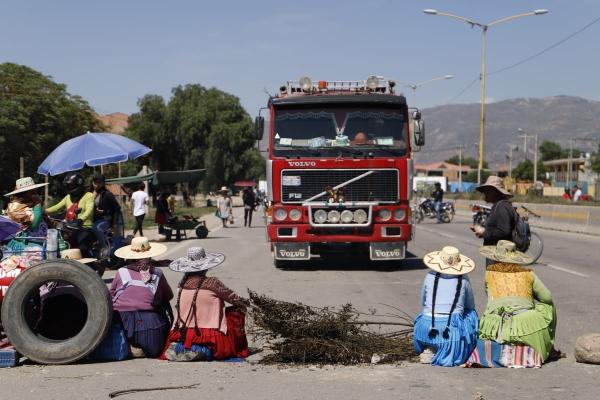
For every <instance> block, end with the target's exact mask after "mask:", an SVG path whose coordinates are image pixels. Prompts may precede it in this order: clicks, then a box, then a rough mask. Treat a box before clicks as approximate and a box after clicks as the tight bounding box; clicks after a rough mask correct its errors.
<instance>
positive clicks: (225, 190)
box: [219, 186, 229, 193]
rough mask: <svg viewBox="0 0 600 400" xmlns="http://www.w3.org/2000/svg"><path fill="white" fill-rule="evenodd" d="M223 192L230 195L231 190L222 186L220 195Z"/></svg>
mask: <svg viewBox="0 0 600 400" xmlns="http://www.w3.org/2000/svg"><path fill="white" fill-rule="evenodd" d="M222 192H227V193H229V188H228V187H227V186H221V190H219V193H222Z"/></svg>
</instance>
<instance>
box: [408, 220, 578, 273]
mask: <svg viewBox="0 0 600 400" xmlns="http://www.w3.org/2000/svg"><path fill="white" fill-rule="evenodd" d="M417 229H422V230H424V231H426V232H429V233H433V234H435V235H440V236H443V237H446V238H450V239H453V240H456V241H459V242H462V243H467V244H471V245H474V246H477V247H479V242H477V243H476V242H473V241H470V240H465V239H462V238H457V237H456V236H454V235H450V234H448V233H445V232H439V231H435V230H433V229H428V228H424V227H422V226H419V225H417ZM537 264H540V265H545V266H547V267H550V268H552V269H555V270H557V271H562V272H566V273H568V274H572V275H575V276H579V277H581V278H589V277H590V276H589V275H586V274H582V273H581V272H577V271H573V270H571V269H568V268H564V267H559V266H558V265H554V264H548V263H543V262H538V263H537Z"/></svg>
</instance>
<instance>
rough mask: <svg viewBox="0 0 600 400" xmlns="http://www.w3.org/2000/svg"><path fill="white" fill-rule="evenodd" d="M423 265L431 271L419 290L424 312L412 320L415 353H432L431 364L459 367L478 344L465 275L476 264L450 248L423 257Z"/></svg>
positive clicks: (475, 317)
mask: <svg viewBox="0 0 600 400" xmlns="http://www.w3.org/2000/svg"><path fill="white" fill-rule="evenodd" d="M423 262H424V263H425V265H427V267H429V268H430V269H431V271H430V272H429V273H428V274H427V276H426V277H425V281H424V282H423V288H422V290H421V302H422V304H423V311H422V312H421V313H420V314H419V315H418V316H417V317H416V318H415V326H414V335H413V344H414V348H415V351H416V352H417V353H419V354H420V353H422V352H424V351H425V350H430V351H432V352H434V353H435V354H434V356H433V359H432V360H431V364H433V365H439V366H444V367H452V366H455V365H461V364H463V363H464V362H465V361H466V360H467V359H468V358H469V355H470V354H471V352H472V351H473V349H474V348H475V346H476V344H477V312H476V311H475V300H474V298H473V289H472V288H471V282H470V281H469V278H468V277H467V276H466V274H468V273H469V272H471V271H473V269H475V263H474V262H473V260H471V259H470V258H468V257H466V256H464V255H462V254H460V252H459V250H458V249H457V248H456V247H451V246H446V247H444V248H443V249H442V250H441V251H434V252H432V253H429V254H427V255H425V257H424V258H423Z"/></svg>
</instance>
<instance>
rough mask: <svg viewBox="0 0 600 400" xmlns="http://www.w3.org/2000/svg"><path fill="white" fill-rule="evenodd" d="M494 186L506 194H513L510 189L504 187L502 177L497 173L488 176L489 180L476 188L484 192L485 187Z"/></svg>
mask: <svg viewBox="0 0 600 400" xmlns="http://www.w3.org/2000/svg"><path fill="white" fill-rule="evenodd" d="M488 188H493V189H496V190H497V191H499V192H500V193H502V194H503V195H505V196H512V193H510V192H509V191H508V190H506V189H504V184H503V181H502V178H500V177H499V176H496V175H491V176H488V178H487V180H486V181H485V183H484V184H483V185H480V186H477V188H476V190H477V191H478V192H483V191H485V189H488Z"/></svg>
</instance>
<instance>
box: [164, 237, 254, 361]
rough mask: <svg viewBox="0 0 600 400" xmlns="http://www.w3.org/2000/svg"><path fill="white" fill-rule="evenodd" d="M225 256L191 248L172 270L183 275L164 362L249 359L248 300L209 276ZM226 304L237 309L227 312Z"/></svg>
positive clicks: (173, 265) (172, 266)
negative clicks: (245, 322)
mask: <svg viewBox="0 0 600 400" xmlns="http://www.w3.org/2000/svg"><path fill="white" fill-rule="evenodd" d="M223 261H225V256H224V255H223V254H220V253H212V252H207V251H205V250H204V249H203V248H202V247H190V248H189V249H188V253H187V256H186V257H182V258H179V259H177V260H175V261H173V262H172V263H171V264H170V265H169V268H170V269H171V270H173V271H175V272H182V273H183V274H184V275H183V278H182V279H181V282H179V292H178V294H177V305H176V312H177V317H176V320H175V324H174V325H173V328H172V329H171V332H170V333H169V338H168V341H167V345H166V346H165V352H164V353H163V356H162V357H161V358H163V359H168V360H170V361H211V360H223V359H228V358H234V357H241V358H245V357H247V356H248V341H247V339H246V334H245V332H244V320H245V316H244V313H243V312H244V311H245V310H246V306H247V304H248V302H247V300H245V299H243V298H241V297H240V296H238V295H237V294H236V293H235V292H233V291H232V290H231V289H229V288H228V287H227V286H225V285H224V284H223V283H222V282H221V281H220V280H219V279H218V278H215V277H207V276H206V272H207V271H208V270H210V269H212V268H215V267H217V266H219V265H221V264H222V263H223ZM225 302H227V303H230V304H233V306H234V307H227V308H225Z"/></svg>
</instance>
